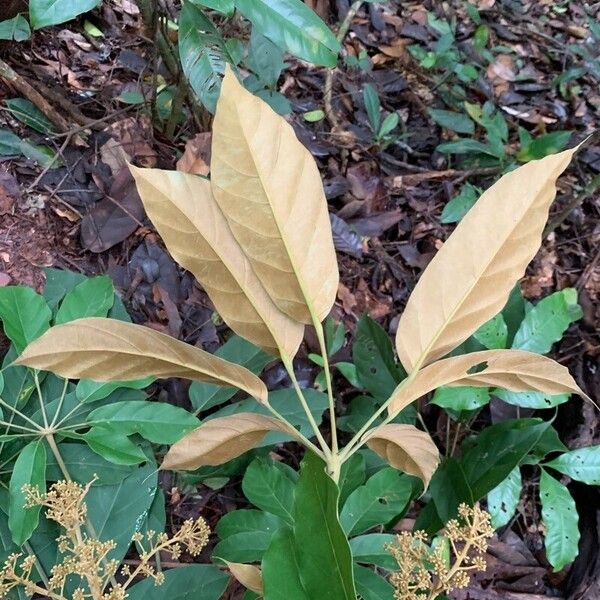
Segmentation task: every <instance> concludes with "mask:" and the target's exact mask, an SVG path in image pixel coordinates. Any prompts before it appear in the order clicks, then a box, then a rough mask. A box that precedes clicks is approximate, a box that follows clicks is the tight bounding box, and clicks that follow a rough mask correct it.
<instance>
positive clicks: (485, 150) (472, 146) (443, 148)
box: [436, 138, 498, 158]
mask: <svg viewBox="0 0 600 600" xmlns="http://www.w3.org/2000/svg"><path fill="white" fill-rule="evenodd" d="M436 150H437V151H438V152H443V153H444V154H488V155H490V156H493V157H494V158H498V157H497V155H496V153H495V152H494V149H493V148H491V147H490V145H489V144H484V143H482V142H479V141H477V140H472V139H469V138H462V139H459V140H454V141H452V142H444V143H443V144H439V146H438V147H437V148H436Z"/></svg>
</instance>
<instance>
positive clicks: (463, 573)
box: [388, 504, 494, 600]
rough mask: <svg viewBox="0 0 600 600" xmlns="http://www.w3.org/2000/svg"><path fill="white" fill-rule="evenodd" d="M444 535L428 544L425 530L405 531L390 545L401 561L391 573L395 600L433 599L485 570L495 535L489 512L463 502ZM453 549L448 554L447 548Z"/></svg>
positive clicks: (462, 586) (464, 583) (463, 586)
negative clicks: (456, 517) (488, 551)
mask: <svg viewBox="0 0 600 600" xmlns="http://www.w3.org/2000/svg"><path fill="white" fill-rule="evenodd" d="M458 513H459V518H458V519H452V520H451V521H449V522H448V524H447V525H446V528H445V533H444V536H443V538H441V539H439V540H438V542H439V543H436V544H432V545H431V546H430V545H428V543H427V542H428V538H427V536H426V535H425V533H424V532H423V531H416V532H413V533H409V532H406V531H404V532H402V533H401V534H400V535H398V536H397V539H396V543H395V544H390V546H389V547H388V549H389V551H390V552H391V554H392V555H393V556H394V558H395V559H396V561H397V562H398V571H396V572H395V573H393V574H392V577H391V582H392V585H393V586H394V588H395V598H396V600H433V599H434V598H436V597H437V596H438V595H440V594H443V593H445V594H449V593H450V592H452V591H453V590H456V589H461V588H465V587H467V585H469V580H470V577H471V574H472V573H475V572H478V571H479V572H481V571H485V569H486V562H485V559H484V555H485V552H486V550H487V546H488V540H489V539H490V538H491V537H492V535H493V534H494V529H493V527H492V526H491V517H490V515H489V513H487V512H485V511H484V510H481V509H480V508H479V506H475V507H474V508H471V507H470V506H467V505H466V504H461V505H460V507H459V509H458ZM448 548H449V549H450V550H451V552H450V556H448V552H447V549H448Z"/></svg>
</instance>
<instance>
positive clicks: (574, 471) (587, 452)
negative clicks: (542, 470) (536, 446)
mask: <svg viewBox="0 0 600 600" xmlns="http://www.w3.org/2000/svg"><path fill="white" fill-rule="evenodd" d="M545 466H546V467H551V468H553V469H555V470H556V471H559V472H560V473H564V474H565V475H568V476H569V477H570V478H571V479H575V480H577V481H582V482H583V483H587V484H588V485H600V446H589V447H587V448H578V449H577V450H571V451H570V452H565V453H564V454H561V455H560V456H559V457H558V458H555V459H554V460H551V461H550V462H548V463H546V464H545Z"/></svg>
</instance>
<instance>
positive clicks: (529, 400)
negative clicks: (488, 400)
mask: <svg viewBox="0 0 600 600" xmlns="http://www.w3.org/2000/svg"><path fill="white" fill-rule="evenodd" d="M493 394H494V396H497V397H498V398H500V399H501V400H503V401H504V402H508V404H512V405H514V406H520V407H521V408H535V409H541V408H553V407H554V406H558V405H559V404H564V403H565V402H567V401H568V400H569V398H570V396H569V394H555V395H553V396H549V395H548V394H544V392H511V391H510V390H494V391H493Z"/></svg>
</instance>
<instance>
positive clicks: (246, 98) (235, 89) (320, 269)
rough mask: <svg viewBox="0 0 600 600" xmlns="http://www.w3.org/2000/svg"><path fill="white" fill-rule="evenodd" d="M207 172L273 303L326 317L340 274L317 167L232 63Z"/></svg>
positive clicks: (300, 316)
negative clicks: (247, 86)
mask: <svg viewBox="0 0 600 600" xmlns="http://www.w3.org/2000/svg"><path fill="white" fill-rule="evenodd" d="M259 125H260V127H259ZM273 140H275V143H274V142H273ZM211 173H212V175H211V185H212V190H213V194H214V197H215V199H216V201H217V203H218V205H219V206H220V208H221V210H222V211H223V214H224V215H225V217H226V219H227V221H228V223H229V226H230V228H231V231H232V233H233V235H234V237H235V238H236V240H237V241H238V243H239V245H240V246H241V248H242V250H243V251H244V253H245V254H246V256H247V257H248V260H249V261H250V264H251V265H252V269H253V270H254V272H255V273H256V275H257V277H258V278H259V279H260V281H261V282H262V284H263V286H264V288H265V289H266V290H267V293H268V294H269V295H270V296H271V298H272V299H273V302H274V303H275V305H276V306H277V307H278V308H279V309H280V310H281V311H282V312H284V313H285V314H287V315H288V316H290V317H291V318H292V319H294V320H297V321H300V322H303V323H310V322H311V313H312V314H314V315H315V316H316V317H317V318H318V319H319V320H323V319H324V318H325V317H326V316H327V314H328V313H329V310H330V309H331V306H332V305H333V302H334V300H335V296H336V293H337V285H338V280H339V274H338V269H337V261H336V256H335V250H334V247H333V239H332V235H331V225H330V221H329V215H328V212H327V202H326V200H325V195H324V192H323V185H322V183H321V178H320V175H319V171H318V169H317V167H316V164H315V162H314V160H313V158H312V156H311V155H310V153H309V152H308V150H307V149H306V148H304V146H302V144H301V143H300V142H299V141H298V139H297V138H296V135H295V133H294V131H293V129H292V128H291V127H290V125H289V124H288V123H287V122H286V121H285V120H284V119H283V118H282V117H280V116H279V115H277V114H276V113H274V112H273V110H272V109H271V108H270V107H269V106H268V105H267V104H265V103H264V102H263V101H262V100H260V99H258V98H256V97H255V96H253V95H252V94H250V93H249V92H248V91H246V90H245V89H244V88H243V86H241V85H240V83H239V82H238V81H237V79H236V77H235V75H234V74H233V73H232V72H231V70H227V71H226V74H225V78H224V80H223V85H222V90H221V97H220V99H219V103H218V106H217V112H216V116H215V121H214V126H213V146H212V160H211Z"/></svg>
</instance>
